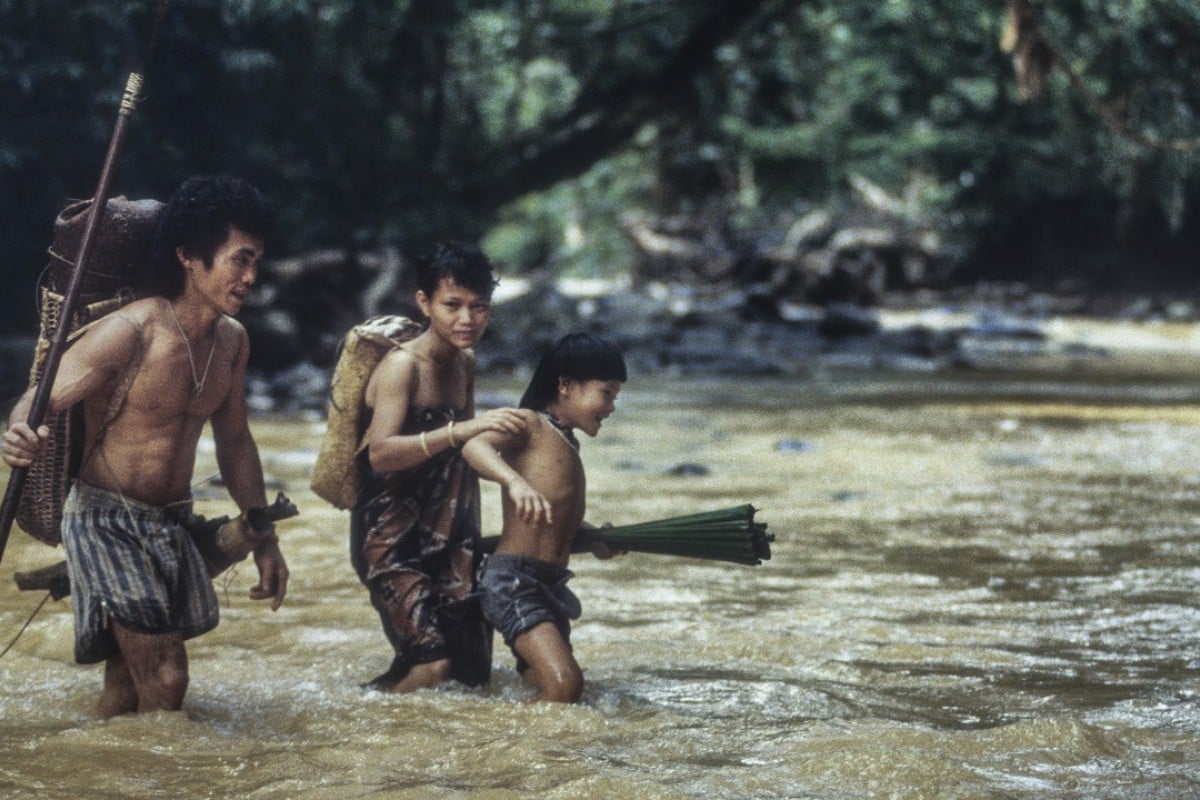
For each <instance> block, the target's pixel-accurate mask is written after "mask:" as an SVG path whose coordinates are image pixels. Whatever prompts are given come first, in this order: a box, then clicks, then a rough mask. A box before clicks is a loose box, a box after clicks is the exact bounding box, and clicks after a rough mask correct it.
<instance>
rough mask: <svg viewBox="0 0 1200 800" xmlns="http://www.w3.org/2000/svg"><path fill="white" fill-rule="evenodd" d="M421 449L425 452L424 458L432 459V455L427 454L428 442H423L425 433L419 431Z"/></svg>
mask: <svg viewBox="0 0 1200 800" xmlns="http://www.w3.org/2000/svg"><path fill="white" fill-rule="evenodd" d="M421 449H422V450H424V451H425V457H426V458H433V453H431V452H429V442H427V441H425V431H421Z"/></svg>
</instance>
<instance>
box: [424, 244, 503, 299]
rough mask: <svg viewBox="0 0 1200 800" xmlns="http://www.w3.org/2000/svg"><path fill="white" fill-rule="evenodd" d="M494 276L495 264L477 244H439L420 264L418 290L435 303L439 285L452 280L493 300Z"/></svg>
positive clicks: (495, 282) (495, 281)
mask: <svg viewBox="0 0 1200 800" xmlns="http://www.w3.org/2000/svg"><path fill="white" fill-rule="evenodd" d="M493 273H494V270H493V268H492V262H490V261H488V258H487V256H485V255H484V254H483V251H482V250H480V249H479V248H478V247H476V246H475V245H473V244H467V243H465V242H439V243H438V244H436V245H435V246H434V248H433V252H432V253H430V254H429V255H427V256H425V257H423V258H421V259H420V260H419V261H418V262H417V288H418V289H420V290H421V291H422V292H424V293H425V296H426V297H428V298H430V299H431V300H432V299H433V293H434V292H435V291H437V288H438V284H440V283H441V282H442V280H450V281H453V282H454V283H456V284H458V285H459V286H461V287H463V288H464V289H469V290H470V291H472V292H474V293H475V294H477V295H479V296H481V297H486V298H488V299H489V300H490V299H491V297H492V291H493V290H494V289H495V288H496V284H497V283H498V281H497V280H496V276H495V275H494V274H493Z"/></svg>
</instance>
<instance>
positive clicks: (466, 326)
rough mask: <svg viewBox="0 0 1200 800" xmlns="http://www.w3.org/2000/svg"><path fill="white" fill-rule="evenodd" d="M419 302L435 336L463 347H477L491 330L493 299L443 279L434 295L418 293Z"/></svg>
mask: <svg viewBox="0 0 1200 800" xmlns="http://www.w3.org/2000/svg"><path fill="white" fill-rule="evenodd" d="M417 305H419V306H420V307H421V312H422V313H423V314H425V316H427V317H429V329H430V330H431V331H432V332H433V334H434V335H435V336H437V337H438V338H440V339H443V340H445V341H446V342H449V343H450V344H452V345H454V346H455V347H458V348H459V349H464V350H465V349H466V348H468V347H474V346H475V345H476V344H477V343H478V342H479V340H480V338H482V337H483V332H484V331H485V330H487V324H488V317H489V316H490V315H491V313H492V301H491V300H490V299H488V298H487V297H484V296H483V295H481V294H478V293H476V292H473V291H471V290H470V289H467V288H466V287H463V286H459V285H458V284H457V283H455V282H454V281H452V280H450V279H449V278H442V280H441V281H439V282H438V285H437V288H435V289H434V290H433V297H426V296H425V293H424V292H422V291H418V292H417Z"/></svg>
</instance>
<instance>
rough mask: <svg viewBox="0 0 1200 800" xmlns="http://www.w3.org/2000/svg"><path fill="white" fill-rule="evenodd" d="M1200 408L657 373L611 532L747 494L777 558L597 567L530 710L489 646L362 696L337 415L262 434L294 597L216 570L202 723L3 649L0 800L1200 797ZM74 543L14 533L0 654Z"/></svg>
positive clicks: (511, 390)
mask: <svg viewBox="0 0 1200 800" xmlns="http://www.w3.org/2000/svg"><path fill="white" fill-rule="evenodd" d="M485 384H487V385H485V386H484V387H483V390H484V392H483V393H484V394H485V395H486V396H487V397H489V398H499V399H506V400H508V401H510V402H511V400H512V399H513V398H514V397H515V396H516V386H515V385H513V384H509V383H505V382H496V383H487V382H486V381H485ZM1198 401H1200V383H1196V382H1195V381H1194V380H1193V378H1192V376H1184V377H1182V378H1162V377H1158V378H1155V379H1153V380H1149V379H1147V380H1133V379H1130V378H1128V377H1123V378H1119V379H1116V378H1114V379H1108V380H1106V379H1103V378H1095V377H1092V378H1089V379H1087V380H1083V379H1079V380H1069V379H1064V378H1061V377H1057V378H1056V377H1046V376H1045V375H1042V376H1039V377H1024V378H1022V377H1015V376H1007V377H987V376H981V375H975V376H970V375H966V376H964V375H959V376H952V377H946V376H944V375H941V376H932V375H928V376H922V375H915V376H914V375H909V376H900V377H890V378H889V377H880V376H878V375H875V376H861V375H858V376H856V375H852V374H839V375H820V374H818V375H813V376H810V377H808V378H805V379H797V380H794V381H789V382H744V383H743V382H732V381H726V382H712V383H702V382H693V383H689V382H681V381H674V382H664V381H661V380H655V381H653V382H652V381H650V380H649V379H644V378H638V377H636V376H635V381H634V382H632V383H631V384H630V385H629V386H628V387H627V388H626V391H625V393H623V395H622V397H621V400H620V402H619V404H618V411H617V414H616V415H615V416H614V417H612V418H611V419H610V420H609V421H608V422H606V423H605V426H604V429H603V430H602V432H601V434H600V436H599V438H598V439H595V440H588V439H585V440H584V445H583V453H584V459H585V463H586V464H587V466H588V473H589V481H590V487H589V488H590V492H589V496H590V507H589V518H590V519H592V520H593V521H596V522H601V521H611V522H614V523H624V522H636V521H642V520H648V519H654V518H658V517H664V516H669V515H673V514H678V513H684V512H690V511H701V510H707V509H713V508H720V507H723V506H727V505H734V504H739V503H744V502H751V503H753V504H754V505H755V506H756V507H758V508H759V509H760V512H759V517H760V519H762V520H764V521H766V522H768V523H769V525H770V528H771V530H772V531H774V532H775V534H776V536H777V540H776V542H775V543H774V557H773V558H772V560H771V561H769V562H767V563H766V564H764V565H763V566H760V567H743V566H735V565H724V564H712V563H703V562H696V561H689V560H684V559H678V558H671V557H665V556H651V555H641V554H631V555H629V556H626V557H624V558H621V559H616V560H613V561H609V562H598V561H595V560H594V559H592V558H590V557H589V556H580V557H577V558H576V559H575V561H574V562H573V568H574V569H575V571H576V573H577V578H576V580H575V583H574V587H575V589H576V591H577V593H578V594H579V596H580V597H581V599H582V601H583V605H584V615H583V618H582V619H581V620H580V621H579V623H578V624H577V626H576V628H575V635H574V643H575V648H576V652H577V654H578V657H579V660H580V662H581V663H582V664H583V666H584V669H585V672H586V680H587V688H586V690H585V693H584V699H583V702H582V703H581V704H579V705H577V706H573V707H563V706H539V707H531V706H526V705H523V704H521V703H520V702H519V700H520V698H522V697H523V696H524V694H525V691H524V689H523V687H522V686H521V684H520V681H519V680H518V679H517V677H516V675H515V673H514V672H513V670H512V666H511V659H510V657H509V655H508V653H507V652H505V651H504V649H503V646H502V644H501V643H499V642H497V645H498V646H497V657H496V675H495V678H494V680H493V684H492V685H491V686H490V687H489V688H487V689H485V690H468V689H465V688H462V687H451V688H449V689H445V690H440V691H426V692H420V693H417V694H413V695H409V696H403V697H385V696H379V695H374V694H368V693H364V692H363V691H361V690H360V689H358V688H357V684H358V683H359V682H360V681H363V680H366V679H368V678H369V677H371V676H373V675H375V674H376V673H378V672H380V671H382V669H383V668H384V667H385V666H386V665H387V662H388V656H387V648H386V643H385V641H384V639H383V636H382V634H381V633H380V631H379V628H378V623H377V621H376V619H375V617H374V613H373V612H372V611H371V609H370V608H369V606H368V604H367V600H366V595H365V594H364V591H363V590H362V588H361V587H360V586H359V585H358V583H357V580H356V579H355V576H354V573H353V571H352V570H351V568H350V565H349V563H348V559H347V552H346V528H347V515H346V514H345V513H344V512H338V511H336V510H334V509H332V508H330V507H328V506H326V505H324V504H323V503H322V502H320V501H319V500H317V499H316V498H315V497H314V496H313V495H312V494H311V492H309V490H308V488H307V474H308V469H309V465H310V464H311V462H312V460H313V458H314V457H315V452H316V447H317V441H318V436H319V431H320V428H321V424H320V423H319V422H316V421H312V420H303V419H257V420H255V421H254V422H253V426H254V430H255V432H256V434H257V436H258V438H259V443H260V446H261V448H262V450H263V456H264V463H265V466H266V469H267V471H268V473H269V474H270V475H271V476H272V477H273V478H274V479H276V480H278V481H280V482H281V484H282V485H283V486H284V487H285V488H286V490H287V492H288V493H289V494H290V495H291V497H292V498H293V499H294V500H295V501H296V503H297V504H298V505H299V506H300V508H301V511H302V515H301V516H300V517H299V518H297V519H295V520H291V521H289V522H287V523H284V524H283V525H282V526H281V535H282V538H283V540H284V542H285V552H286V554H287V556H288V559H289V561H290V565H291V567H292V570H293V582H292V588H291V593H290V594H289V597H288V601H287V604H286V605H285V606H284V608H283V609H281V610H280V611H279V612H277V613H274V614H272V613H270V612H269V610H267V609H265V608H263V607H261V606H258V605H255V604H253V603H251V602H250V601H249V600H247V599H246V597H245V593H246V590H247V588H248V587H249V586H250V584H252V583H253V568H252V567H250V566H248V565H247V566H243V567H242V568H240V570H239V571H238V572H237V574H235V575H234V576H233V577H232V578H229V579H228V580H226V579H224V578H223V579H221V580H220V582H219V583H220V589H219V593H220V595H221V598H222V623H221V626H220V627H219V628H218V629H217V630H216V631H215V632H213V633H211V634H209V635H207V636H205V637H203V638H202V639H199V640H197V641H195V642H193V643H192V645H191V647H190V655H191V668H192V684H191V689H190V692H189V695H188V699H187V702H186V705H185V710H184V711H183V712H180V713H175V714H158V715H151V716H146V717H136V716H135V717H126V718H121V719H117V720H113V721H100V720H96V719H93V718H91V717H90V716H89V715H88V711H89V709H90V707H91V703H92V702H93V700H94V697H95V695H96V690H97V687H98V685H99V682H100V679H101V671H100V670H99V669H98V668H95V667H90V668H85V667H80V666H76V665H74V664H73V663H72V660H71V617H70V609H69V605H68V602H67V601H62V602H56V603H50V604H48V605H47V606H46V607H45V609H43V611H42V612H41V613H40V614H39V615H38V616H37V617H36V619H35V620H34V621H33V623H32V625H31V626H30V628H29V629H28V631H27V632H26V633H25V634H24V635H23V637H22V638H21V639H20V640H19V641H18V642H17V644H16V646H15V647H14V648H13V649H12V651H11V652H9V653H8V654H7V655H6V656H5V657H3V658H0V797H4V798H192V797H195V798H208V797H212V798H226V797H242V798H260V799H261V800H284V799H285V798H287V799H292V798H295V799H299V798H305V799H311V800H317V799H324V798H328V799H329V800H335V799H336V800H343V799H344V798H433V797H437V798H463V799H464V800H466V799H470V800H509V799H510V798H630V799H631V800H632V799H636V800H644V799H646V798H709V799H728V800H733V799H734V798H763V799H764V800H767V799H774V798H829V799H830V800H841V799H843V798H845V799H849V798H996V799H999V798H1029V799H1031V800H1032V799H1033V798H1037V799H1038V800H1053V799H1055V798H1093V799H1094V798H1113V799H1114V800H1115V799H1116V798H1121V800H1151V799H1152V798H1162V799H1163V800H1166V799H1167V798H1171V799H1172V800H1175V799H1177V798H1192V797H1200V738H1198V737H1200V594H1198V592H1197V588H1196V584H1197V581H1198V580H1200V536H1198V533H1197V531H1198V528H1200V502H1198V500H1197V493H1198V491H1200V471H1198V468H1197V465H1198V463H1200V404H1198ZM201 458H202V463H201V464H200V467H199V468H198V470H197V475H198V476H203V475H206V474H208V473H210V472H213V471H215V467H214V466H213V458H212V454H211V451H210V449H206V450H205V452H204V453H203V454H202V457H201ZM679 465H696V466H697V467H700V468H702V469H692V470H681V471H682V472H685V473H695V472H706V473H707V474H685V475H672V474H670V473H671V471H672V467H676V466H679ZM484 499H485V507H486V513H485V528H486V529H488V531H489V532H494V531H495V530H496V525H497V514H496V506H497V496H496V493H495V487H493V486H491V485H488V484H485V486H484ZM198 510H200V511H202V512H203V513H206V514H209V515H215V514H223V513H229V512H230V511H231V510H232V507H231V504H230V503H229V502H228V501H225V500H210V501H203V502H202V503H201V504H200V507H199V509H198ZM57 555H58V554H57V553H55V552H54V551H51V550H49V549H48V548H46V547H45V546H43V545H40V544H37V543H36V542H33V541H32V540H30V539H29V538H28V537H26V536H24V534H21V533H20V532H14V534H13V539H12V541H11V543H10V545H9V549H8V553H7V555H6V557H5V561H4V563H3V565H2V566H0V645H3V644H7V642H8V641H9V640H10V639H11V638H12V636H13V635H15V634H16V632H17V630H18V628H19V627H20V626H21V624H22V623H23V622H24V621H25V619H26V618H27V617H28V615H29V614H30V613H31V612H32V610H33V608H34V607H35V606H36V604H37V602H38V601H39V600H40V598H39V597H38V596H36V595H33V594H29V593H19V592H17V591H16V590H15V588H14V587H13V584H12V581H11V575H12V573H13V572H14V571H15V570H21V569H30V568H33V567H36V566H40V565H42V564H44V563H48V562H49V561H51V560H54V559H55V558H56V557H57Z"/></svg>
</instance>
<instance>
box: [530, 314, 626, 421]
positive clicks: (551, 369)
mask: <svg viewBox="0 0 1200 800" xmlns="http://www.w3.org/2000/svg"><path fill="white" fill-rule="evenodd" d="M560 378H569V379H571V380H574V381H621V382H624V381H625V380H626V379H627V378H626V371H625V359H624V358H622V357H621V351H620V350H618V349H617V348H616V347H615V346H613V345H612V344H610V343H609V342H607V341H605V340H604V339H601V338H600V337H599V336H593V335H592V334H590V333H568V334H567V335H566V336H564V337H562V338H561V339H559V340H558V342H557V343H556V344H555V345H554V347H553V348H552V349H551V350H550V352H548V353H546V355H544V356H542V360H541V361H539V362H538V365H537V369H535V370H534V371H533V377H532V378H530V379H529V387H528V388H527V389H526V390H525V394H524V395H522V396H521V403H520V406H521V408H530V409H533V410H534V411H544V410H545V409H546V406H548V405H550V403H551V402H552V401H553V400H554V398H555V397H557V396H558V381H559V379H560Z"/></svg>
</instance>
